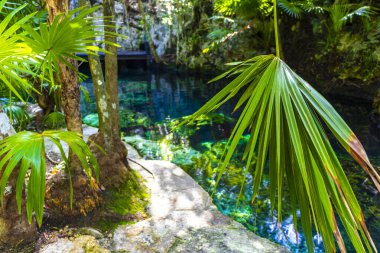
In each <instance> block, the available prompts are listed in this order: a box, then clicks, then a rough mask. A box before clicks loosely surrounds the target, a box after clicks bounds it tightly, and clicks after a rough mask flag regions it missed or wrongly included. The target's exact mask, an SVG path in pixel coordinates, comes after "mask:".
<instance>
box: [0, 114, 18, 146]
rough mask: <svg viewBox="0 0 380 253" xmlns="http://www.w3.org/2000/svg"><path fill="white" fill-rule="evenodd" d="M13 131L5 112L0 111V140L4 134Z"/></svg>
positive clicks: (9, 133) (7, 134) (12, 132)
mask: <svg viewBox="0 0 380 253" xmlns="http://www.w3.org/2000/svg"><path fill="white" fill-rule="evenodd" d="M15 133H16V132H15V130H14V129H13V126H12V125H11V123H10V122H9V118H8V116H7V114H5V113H3V112H0V140H2V139H3V137H4V136H10V135H13V134H15Z"/></svg>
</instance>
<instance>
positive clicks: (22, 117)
mask: <svg viewBox="0 0 380 253" xmlns="http://www.w3.org/2000/svg"><path fill="white" fill-rule="evenodd" d="M2 109H3V111H4V112H5V113H6V114H7V115H8V117H9V119H10V120H11V122H12V124H13V125H18V126H20V129H21V128H23V127H24V126H25V124H27V123H28V122H29V121H30V117H29V115H28V113H27V112H26V111H25V109H24V108H23V107H20V106H17V105H12V104H10V105H5V106H3V107H2Z"/></svg>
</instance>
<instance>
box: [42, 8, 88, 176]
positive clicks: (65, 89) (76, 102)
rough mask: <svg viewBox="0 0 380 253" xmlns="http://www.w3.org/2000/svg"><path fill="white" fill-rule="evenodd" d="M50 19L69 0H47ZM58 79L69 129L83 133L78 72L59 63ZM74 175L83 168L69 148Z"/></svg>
mask: <svg viewBox="0 0 380 253" xmlns="http://www.w3.org/2000/svg"><path fill="white" fill-rule="evenodd" d="M46 7H47V10H48V13H49V15H48V21H49V23H52V22H53V20H54V18H55V17H56V16H57V15H59V14H61V13H67V12H68V11H69V7H70V2H69V0H46ZM67 61H68V62H69V63H70V64H72V66H73V67H74V68H77V67H78V63H77V61H76V60H72V59H67ZM57 79H58V81H59V82H60V83H61V104H62V110H63V113H64V114H65V121H66V126H67V130H68V131H71V132H76V133H79V134H83V129H82V117H81V113H80V90H79V85H78V73H77V72H76V71H75V70H73V69H70V68H69V67H68V66H66V65H65V64H64V63H60V64H59V75H58V76H57ZM68 166H69V167H70V170H71V172H72V174H73V175H80V174H81V173H82V168H81V164H80V161H79V159H78V158H77V157H76V156H75V155H74V154H73V152H72V151H71V150H69V164H68Z"/></svg>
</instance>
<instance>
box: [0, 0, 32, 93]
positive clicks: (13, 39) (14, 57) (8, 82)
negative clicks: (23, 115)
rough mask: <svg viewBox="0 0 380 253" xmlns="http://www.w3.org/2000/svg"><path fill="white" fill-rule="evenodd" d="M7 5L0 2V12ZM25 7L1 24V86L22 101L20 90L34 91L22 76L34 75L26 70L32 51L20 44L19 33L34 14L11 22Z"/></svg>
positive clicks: (16, 10) (19, 8)
mask: <svg viewBox="0 0 380 253" xmlns="http://www.w3.org/2000/svg"><path fill="white" fill-rule="evenodd" d="M5 3H6V1H5V0H2V1H0V11H1V10H2V9H3V7H4V4H5ZM25 6H26V5H21V6H19V7H17V8H15V9H14V10H12V11H11V12H10V13H9V14H8V15H7V16H6V17H5V18H4V19H2V21H1V22H0V48H1V50H0V82H1V83H0V85H2V84H3V85H5V86H6V87H7V88H8V89H9V90H11V92H12V93H13V94H15V95H16V96H17V97H18V98H19V99H21V100H22V96H21V95H20V93H19V90H24V91H30V90H31V89H32V87H31V85H30V84H29V83H28V82H27V81H26V80H25V79H23V78H22V77H21V75H22V74H30V75H32V74H33V73H32V72H30V71H29V70H28V69H27V68H25V63H26V62H28V61H29V59H28V56H29V55H30V54H31V51H30V49H29V48H27V47H25V46H24V45H23V44H21V43H20V41H21V40H20V39H21V37H20V36H19V35H18V34H17V32H18V31H19V30H20V28H21V26H22V25H24V24H25V23H26V22H28V21H29V20H30V19H31V18H32V17H33V15H34V13H32V14H29V15H26V16H25V17H23V18H21V19H19V20H18V21H16V22H14V23H11V21H12V20H13V17H14V16H15V15H16V14H17V13H18V12H20V11H21V10H22V9H23V8H24V7H25Z"/></svg>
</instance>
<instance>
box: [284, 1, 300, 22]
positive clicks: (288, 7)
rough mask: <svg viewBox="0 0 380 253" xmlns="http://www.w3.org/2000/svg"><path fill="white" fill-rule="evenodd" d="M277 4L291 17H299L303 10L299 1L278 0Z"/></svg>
mask: <svg viewBox="0 0 380 253" xmlns="http://www.w3.org/2000/svg"><path fill="white" fill-rule="evenodd" d="M278 6H279V7H280V8H281V9H282V10H283V11H284V12H286V13H287V14H288V15H289V16H291V17H293V18H300V17H301V16H302V14H303V12H304V9H303V8H302V4H300V3H299V2H289V1H288V0H278Z"/></svg>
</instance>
